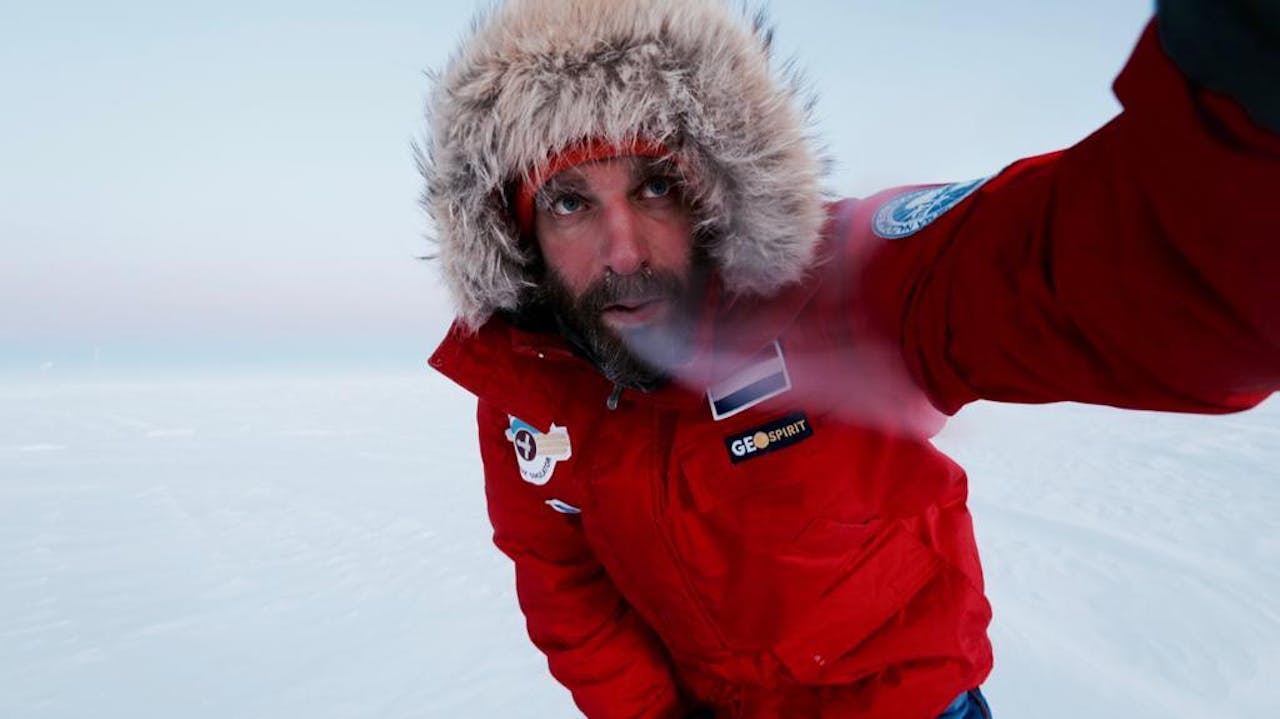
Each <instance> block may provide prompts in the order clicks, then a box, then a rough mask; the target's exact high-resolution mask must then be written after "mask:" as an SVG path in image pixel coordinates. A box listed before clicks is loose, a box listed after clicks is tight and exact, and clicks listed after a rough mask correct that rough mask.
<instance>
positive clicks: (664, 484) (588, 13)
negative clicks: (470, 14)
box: [422, 0, 1280, 719]
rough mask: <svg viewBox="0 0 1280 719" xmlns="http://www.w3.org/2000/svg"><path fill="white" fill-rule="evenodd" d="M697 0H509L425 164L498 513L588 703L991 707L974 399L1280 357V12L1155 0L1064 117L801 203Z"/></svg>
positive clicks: (911, 715) (1199, 403) (1177, 399)
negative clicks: (909, 174) (979, 160)
mask: <svg viewBox="0 0 1280 719" xmlns="http://www.w3.org/2000/svg"><path fill="white" fill-rule="evenodd" d="M768 37H769V33H768V30H767V28H765V27H763V25H762V24H761V23H760V22H758V21H757V22H756V23H754V24H752V23H750V22H748V21H746V20H744V19H743V18H741V17H740V16H739V15H738V14H737V13H735V12H733V11H731V10H730V9H728V8H727V7H726V5H725V3H723V2H721V1H720V0H609V1H608V2H605V1H603V0H597V1H594V2H593V1H591V0H510V1H509V2H507V3H505V4H503V5H501V6H499V7H497V8H495V9H493V10H492V11H490V12H489V13H487V14H485V15H484V16H482V17H481V18H480V20H479V21H478V22H477V23H476V26H475V29H474V32H473V34H472V35H471V36H470V37H469V38H468V39H467V40H466V41H465V42H464V44H463V47H462V48H461V50H460V51H459V52H458V53H457V55H456V56H455V57H454V58H453V59H452V61H451V62H450V63H449V65H448V67H447V68H446V69H445V70H444V71H443V72H442V73H441V74H440V75H439V76H438V78H437V84H436V87H435V90H434V94H433V98H432V101H431V105H430V110H429V123H430V140H429V142H428V144H427V147H426V152H425V153H424V155H423V157H422V168H423V172H424V175H425V178H426V184H427V190H426V197H425V204H426V207H427V209H428V210H429V212H430V214H431V215H432V217H433V218H434V220H435V222H436V225H437V228H438V231H439V243H440V259H441V262H442V265H443V268H444V273H445V277H446V278H447V281H448V284H449V287H450V289H451V292H452V295H453V298H454V300H455V303H456V307H457V313H458V318H457V321H456V323H455V326H454V327H453V329H452V330H451V332H450V334H449V336H448V337H447V338H446V339H445V341H444V343H443V344H442V345H441V347H440V348H439V349H438V350H437V352H436V353H435V354H434V355H433V357H432V359H431V364H432V366H434V367H435V368H436V369H438V370H439V371H441V372H443V373H445V374H446V375H448V376H449V377H451V378H453V379H454V380H455V381H457V382H458V383H459V384H460V385H462V386H463V387H465V388H466V389H468V390H470V391H471V392H473V393H474V394H475V395H476V396H477V397H478V400H479V401H478V411H477V418H478V427H479V437H480V448H481V454H482V457H483V461H484V469H485V490H486V494H487V497H488V502H489V512H490V517H491V519H492V522H493V526H494V539H495V542H496V544H497V545H498V547H499V548H500V549H501V550H502V551H503V552H505V553H506V554H507V555H509V556H510V557H511V558H512V559H513V560H514V562H515V572H516V584H517V592H518V595H519V599H520V605H521V608H522V609H523V611H524V613H525V615H526V617H527V620H528V628H529V634H530V636H531V638H532V639H533V641H534V643H535V644H536V645H537V646H538V647H539V648H540V649H541V650H542V651H543V652H544V653H545V654H546V655H547V658H548V662H549V665H550V669H551V672H552V674H553V675H554V676H555V677H556V679H558V680H559V681H560V682H562V683H563V684H564V685H565V686H566V687H568V689H569V690H570V691H571V692H572V694H573V697H574V700H575V701H576V702H577V705H578V706H579V707H580V708H581V709H582V711H583V713H584V714H586V715H587V716H589V717H685V716H716V717H735V718H744V719H745V718H765V717H785V718H787V719H805V718H808V717H814V718H817V717H886V718H892V719H933V718H934V717H947V718H948V719H953V718H959V717H989V716H990V710H989V708H988V707H987V705H986V702H985V700H984V699H983V698H982V696H981V693H980V692H979V691H978V687H979V685H980V684H981V683H982V682H983V681H984V680H985V678H986V677H987V675H988V673H989V672H990V670H991V666H992V653H991V646H990V642H989V640H988V638H987V626H988V623H989V621H990V617H991V612H990V607H989V605H988V603H987V600H986V598H985V597H984V593H983V581H982V570H981V567H980V565H979V561H978V552H977V548H976V545H975V542H974V538H973V532H972V526H971V520H970V515H969V512H968V510H967V508H966V497H967V488H966V479H965V475H964V472H963V471H962V470H961V469H960V467H959V466H957V465H956V464H955V463H954V462H952V461H951V460H949V459H948V458H946V457H945V456H943V455H942V454H941V453H940V452H938V451H937V450H936V449H934V448H933V446H932V445H931V444H930V443H929V439H928V438H929V436H930V433H931V432H932V431H934V430H936V428H937V426H938V420H939V418H940V417H941V416H942V415H945V414H950V413H954V412H956V411H957V410H959V409H960V408H961V407H962V406H964V405H965V404H967V403H969V402H972V401H975V400H977V399H992V400H1001V401H1014V402H1051V401H1061V400H1073V401H1082V402H1094V403H1101V404H1108V405H1114V406H1121V407H1133V408H1145V409H1159V410H1170V411H1185V412H1206V413H1210V412H1231V411H1238V410H1243V409H1247V408H1249V407H1251V406H1253V405H1255V404H1257V403H1258V402H1260V401H1262V400H1263V399H1264V398H1266V397H1267V396H1268V395H1269V394H1271V393H1272V392H1273V391H1274V390H1275V389H1276V388H1277V386H1280V292H1277V290H1276V289H1275V285H1274V284H1273V283H1274V277H1275V276H1276V275H1277V270H1280V248H1278V247H1277V243H1276V241H1275V240H1276V236H1275V231H1274V225H1275V223H1274V219H1273V210H1272V209H1270V205H1271V203H1272V202H1273V201H1274V199H1273V197H1272V195H1273V194H1274V191H1275V188H1277V187H1280V136H1278V135H1277V131H1278V130H1280V99H1278V96H1277V94H1276V93H1275V92H1274V90H1273V89H1272V88H1274V87H1277V86H1280V84H1278V83H1280V69H1278V68H1280V51H1277V47H1278V43H1277V41H1276V40H1277V37H1280V13H1278V12H1277V11H1276V9H1275V8H1274V6H1270V5H1266V4H1264V3H1263V2H1261V0H1234V1H1233V2H1208V1H1204V2H1195V1H1193V0H1168V1H1167V2H1162V3H1160V5H1159V8H1158V11H1157V18H1156V20H1155V21H1153V23H1152V25H1151V26H1150V27H1148V28H1147V30H1146V32H1145V33H1144V34H1143V36H1142V38H1141V40H1140V41H1139V44H1138V46H1137V48H1136V50H1135V51H1134V54H1133V57H1132V58H1131V60H1130V61H1129V63H1128V65H1127V67H1126V68H1125V70H1124V71H1123V72H1122V74H1121V76H1120V78H1119V80H1118V81H1117V84H1116V90H1117V94H1118V96H1119V97H1120V100H1121V102H1122V104H1123V105H1124V111H1123V112H1122V113H1121V114H1120V115H1119V116H1118V117H1116V118H1115V119H1114V120H1113V121H1111V122H1110V123H1108V124H1107V125H1106V126H1104V127H1103V128H1101V129H1100V130H1098V131H1097V132H1096V133H1094V134H1093V135H1092V136H1090V137H1089V138H1087V139H1085V140H1084V141H1082V142H1081V143H1079V144H1078V145H1076V146H1074V147H1072V148H1070V149H1068V150H1065V151H1062V152H1056V153H1052V154H1048V155H1044V156H1040V157H1034V158H1029V159H1025V160H1021V161H1019V162H1016V163H1014V164H1012V165H1010V166H1009V167H1008V168H1006V169H1005V170H1004V171H1002V172H1000V173H999V174H997V175H995V176H993V177H990V178H986V179H983V180H975V181H970V182H962V183H956V184H951V185H942V186H930V187H911V188H898V189H892V190H887V191H885V192H883V193H880V194H877V195H875V196H872V197H869V198H864V199H860V200H845V201H842V202H835V203H830V204H825V203H824V202H823V199H822V195H821V193H820V190H819V174H820V173H819V167H820V162H819V160H818V159H817V157H816V155H815V153H814V151H813V149H812V147H811V145H810V142H809V139H808V137H807V136H806V128H805V122H804V119H803V114H802V112H801V110H800V108H799V106H800V105H801V102H800V98H799V94H798V92H797V90H796V89H795V86H794V84H793V83H792V82H791V81H790V80H788V79H786V78H780V77H778V75H777V74H776V73H775V72H774V71H773V70H772V69H771V66H770V60H769V54H768V45H769V40H768Z"/></svg>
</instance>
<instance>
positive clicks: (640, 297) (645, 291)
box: [577, 269, 685, 316]
mask: <svg viewBox="0 0 1280 719" xmlns="http://www.w3.org/2000/svg"><path fill="white" fill-rule="evenodd" d="M684 291H685V286H684V282H683V281H682V280H681V279H680V276H679V275H677V274H676V273H674V272H668V271H664V270H653V269H645V270H642V271H640V272H636V273H634V274H630V275H608V276H606V277H604V278H602V279H599V280H596V281H595V282H594V283H592V285H591V286H590V287H588V288H587V290H586V291H585V292H583V293H582V295H581V296H580V297H579V298H578V302H577V305H578V309H579V311H580V312H583V313H587V314H588V316H598V315H599V314H600V313H601V312H603V311H604V310H605V309H607V308H609V307H612V306H615V305H624V306H635V305H640V304H644V303H645V302H652V301H654V300H662V299H677V298H679V297H681V296H682V295H683V294H684Z"/></svg>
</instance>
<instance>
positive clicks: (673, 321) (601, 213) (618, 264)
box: [534, 157, 704, 387]
mask: <svg viewBox="0 0 1280 719" xmlns="http://www.w3.org/2000/svg"><path fill="white" fill-rule="evenodd" d="M534 231H535V234H536V236H537V238H538V246H539V248H540V249H541V252H542V258H543V261H544V262H545V263H546V268H547V276H546V278H545V280H544V282H543V285H544V287H543V291H544V295H545V297H546V298H547V299H548V300H549V301H550V302H551V304H552V306H553V307H554V308H555V309H556V311H557V312H559V314H560V316H561V318H562V320H563V321H565V322H566V323H567V324H568V325H569V326H570V328H571V329H572V330H574V331H575V332H576V333H577V334H578V335H579V337H580V338H581V339H582V340H583V341H585V342H586V343H587V344H588V348H589V349H590V350H591V351H592V352H593V354H594V355H595V359H596V361H597V362H598V363H600V368H601V370H602V371H603V372H604V373H605V375H606V376H608V377H609V378H610V379H612V380H613V381H615V382H620V383H622V384H626V385H631V386H637V387H646V386H650V385H652V384H654V383H656V382H657V381H658V380H659V379H661V378H663V377H665V376H666V375H667V374H668V373H669V369H670V368H671V367H672V366H673V365H674V364H678V363H679V362H681V361H683V360H684V359H686V358H687V357H688V355H689V353H690V351H691V349H692V346H691V335H692V328H693V324H694V316H695V313H696V311H697V308H698V303H699V301H700V300H701V297H702V288H703V275H704V273H703V272H702V267H701V265H702V263H700V262H697V261H695V257H696V256H697V253H695V251H694V246H693V239H692V237H693V220H692V213H691V212H690V209H689V206H688V204H687V202H686V200H685V195H684V192H683V185H682V182H681V180H680V175H679V173H678V172H676V171H675V169H674V168H673V167H672V166H671V165H670V163H666V162H658V161H653V160H649V159H646V158H638V157H624V158H616V159H611V160H603V161H600V162H594V163H590V164H584V165H579V166H577V167H574V168H571V169H568V170H566V171H564V172H562V173H560V174H559V175H556V176H555V177H553V178H551V180H549V181H548V182H547V183H546V184H545V185H544V186H543V187H542V188H541V189H540V190H539V191H538V193H537V196H536V197H535V214H534Z"/></svg>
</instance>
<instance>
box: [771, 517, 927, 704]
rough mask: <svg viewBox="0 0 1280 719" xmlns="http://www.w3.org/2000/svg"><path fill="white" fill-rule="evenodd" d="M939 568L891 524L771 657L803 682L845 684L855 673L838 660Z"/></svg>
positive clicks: (907, 534)
mask: <svg viewBox="0 0 1280 719" xmlns="http://www.w3.org/2000/svg"><path fill="white" fill-rule="evenodd" d="M942 564H943V563H942V559H941V557H939V556H938V555H937V554H936V553H935V552H934V551H933V550H932V549H930V548H929V547H928V546H926V545H925V544H924V543H923V542H921V541H920V540H919V539H917V538H916V537H915V536H914V535H912V534H911V533H910V532H908V531H906V530H905V529H903V528H902V526H901V525H899V524H897V523H894V524H892V525H891V526H890V527H888V528H887V529H886V530H885V532H884V534H883V535H881V536H880V537H879V538H878V539H877V540H876V541H874V542H872V543H871V545H870V547H869V548H868V549H867V550H866V551H865V552H863V553H862V554H861V555H860V556H859V557H858V558H857V559H855V560H854V561H853V562H852V563H851V565H850V567H849V568H848V569H847V570H845V571H842V572H840V573H839V577H840V578H839V579H838V580H837V581H835V582H834V583H833V584H832V585H831V586H829V587H828V588H827V589H825V590H824V591H823V592H822V593H821V595H820V596H819V598H818V600H817V601H816V602H814V605H813V607H812V609H811V610H810V611H809V612H807V613H806V614H805V615H804V616H802V617H800V618H799V619H798V620H797V621H796V622H795V623H794V624H793V625H792V626H791V627H789V628H788V629H787V631H786V632H785V634H784V636H783V638H782V639H781V641H779V642H778V643H777V644H776V645H775V647H774V654H775V655H776V656H777V658H778V660H779V661H780V662H782V664H783V666H784V667H786V669H787V671H788V672H790V674H791V675H792V676H793V677H794V678H795V679H796V680H797V681H800V682H802V683H805V684H830V683H841V682H844V681H848V680H849V679H850V678H852V676H856V675H857V674H858V673H859V672H858V671H856V667H854V666H850V662H847V661H840V660H841V659H842V658H846V657H848V655H850V654H851V653H852V652H853V651H854V650H855V649H857V647H858V645H860V644H862V643H863V642H864V641H866V639H867V638H869V637H870V636H871V635H873V634H875V633H876V632H877V631H878V630H879V629H880V628H882V627H883V626H884V625H885V624H887V623H888V622H889V621H890V620H892V619H893V618H894V615H896V614H898V613H899V612H900V611H901V610H902V609H903V608H904V607H905V606H906V605H907V603H908V602H909V601H910V600H911V598H912V597H914V596H915V595H916V594H918V593H919V592H920V591H921V590H922V589H924V587H925V585H926V584H928V583H929V581H930V580H931V579H933V577H934V576H935V575H936V574H937V573H938V572H939V571H940V570H941V569H942ZM855 664H856V663H855ZM851 673H852V676H851Z"/></svg>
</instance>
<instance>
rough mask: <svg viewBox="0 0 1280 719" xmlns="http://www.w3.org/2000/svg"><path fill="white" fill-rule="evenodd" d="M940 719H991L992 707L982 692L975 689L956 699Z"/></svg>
mask: <svg viewBox="0 0 1280 719" xmlns="http://www.w3.org/2000/svg"><path fill="white" fill-rule="evenodd" d="M938 719H991V707H989V706H987V698H986V697H984V696H982V692H981V691H980V690H978V689H973V690H970V691H967V692H965V693H964V694H961V695H960V696H958V697H956V700H955V701H953V702H951V706H949V707H947V710H946V711H944V712H942V715H941V716H939V717H938Z"/></svg>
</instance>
